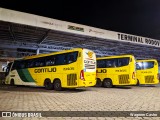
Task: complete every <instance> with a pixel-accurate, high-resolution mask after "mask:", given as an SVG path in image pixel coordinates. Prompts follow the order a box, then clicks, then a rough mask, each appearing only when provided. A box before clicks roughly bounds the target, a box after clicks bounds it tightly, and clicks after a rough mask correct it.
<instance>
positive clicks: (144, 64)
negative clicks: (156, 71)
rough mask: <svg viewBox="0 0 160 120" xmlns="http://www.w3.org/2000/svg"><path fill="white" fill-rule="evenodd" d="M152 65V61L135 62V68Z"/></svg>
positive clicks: (140, 68)
mask: <svg viewBox="0 0 160 120" xmlns="http://www.w3.org/2000/svg"><path fill="white" fill-rule="evenodd" d="M153 67H154V61H147V62H137V63H136V69H137V70H145V69H150V68H153Z"/></svg>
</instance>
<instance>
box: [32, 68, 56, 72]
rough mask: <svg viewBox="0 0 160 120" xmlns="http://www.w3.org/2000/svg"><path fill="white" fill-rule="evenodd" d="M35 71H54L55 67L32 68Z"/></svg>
mask: <svg viewBox="0 0 160 120" xmlns="http://www.w3.org/2000/svg"><path fill="white" fill-rule="evenodd" d="M34 72H35V73H44V72H56V68H55V67H54V68H39V69H35V70H34Z"/></svg>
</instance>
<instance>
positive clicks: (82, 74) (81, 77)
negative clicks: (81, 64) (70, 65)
mask: <svg viewBox="0 0 160 120" xmlns="http://www.w3.org/2000/svg"><path fill="white" fill-rule="evenodd" d="M80 79H81V80H85V79H84V71H83V70H81V72H80Z"/></svg>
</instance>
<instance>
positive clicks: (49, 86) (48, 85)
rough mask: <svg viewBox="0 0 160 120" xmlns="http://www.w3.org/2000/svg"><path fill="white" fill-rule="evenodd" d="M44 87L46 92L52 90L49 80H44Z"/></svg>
mask: <svg viewBox="0 0 160 120" xmlns="http://www.w3.org/2000/svg"><path fill="white" fill-rule="evenodd" d="M44 87H45V88H46V89H47V90H51V89H53V85H52V83H51V81H50V80H49V79H46V80H45V81H44Z"/></svg>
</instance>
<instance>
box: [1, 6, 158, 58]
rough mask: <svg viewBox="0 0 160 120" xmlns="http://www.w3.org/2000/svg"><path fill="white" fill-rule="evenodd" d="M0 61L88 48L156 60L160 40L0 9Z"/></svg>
mask: <svg viewBox="0 0 160 120" xmlns="http://www.w3.org/2000/svg"><path fill="white" fill-rule="evenodd" d="M0 43H1V44H0V58H1V60H13V58H20V57H23V56H28V55H33V54H39V53H48V52H54V51H60V50H65V49H72V48H88V49H91V50H93V51H94V52H95V53H96V54H97V56H112V55H121V54H133V55H134V56H135V57H136V58H137V59H157V60H158V61H160V54H159V51H160V41H159V40H155V39H151V38H147V37H141V36H136V35H131V34H126V33H121V32H114V31H109V30H104V29H99V28H94V27H90V26H85V25H80V24H75V23H71V22H65V21H60V20H56V19H52V18H46V17H42V16H37V15H32V14H28V13H23V12H18V11H13V10H8V9H4V8H0Z"/></svg>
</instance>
